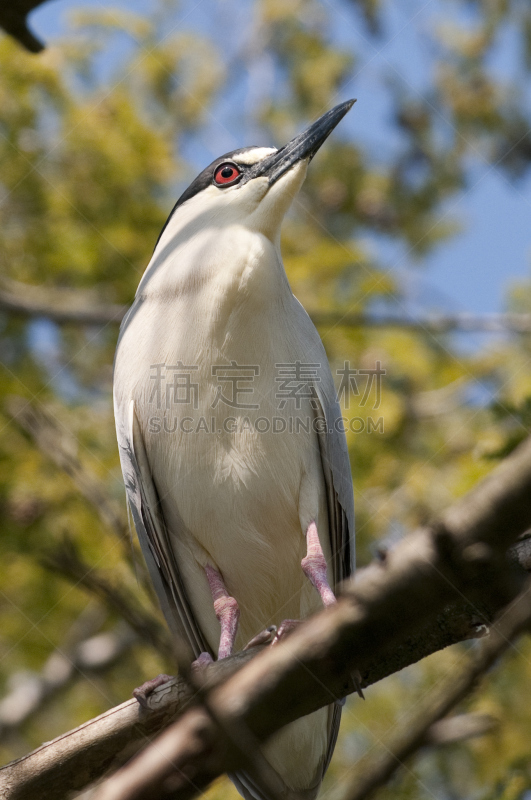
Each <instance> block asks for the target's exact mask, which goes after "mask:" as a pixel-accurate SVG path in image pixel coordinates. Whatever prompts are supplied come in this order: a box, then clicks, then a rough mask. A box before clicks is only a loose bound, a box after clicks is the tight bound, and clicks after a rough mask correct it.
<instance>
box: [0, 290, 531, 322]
mask: <svg viewBox="0 0 531 800" xmlns="http://www.w3.org/2000/svg"><path fill="white" fill-rule="evenodd" d="M127 308H128V307H127V306H125V305H119V304H118V303H106V302H104V301H101V300H100V299H99V298H98V297H96V296H95V295H94V294H92V293H91V292H89V291H88V290H86V289H62V288H57V287H56V288H53V289H51V288H49V287H44V286H30V285H28V284H22V283H18V282H16V281H9V283H7V284H6V283H5V282H4V286H3V288H1V289H0V310H2V309H3V310H5V311H8V312H9V313H11V314H15V315H17V316H22V317H48V318H49V319H53V320H54V322H57V323H74V324H78V325H108V324H118V323H119V322H121V320H122V318H123V317H124V315H125V313H126V311H127ZM309 313H310V316H311V318H312V319H313V321H314V323H315V324H316V325H318V326H324V327H335V326H341V327H347V328H367V327H369V328H402V329H405V330H412V331H418V332H422V331H424V332H427V333H434V334H438V333H450V332H451V331H464V332H467V331H468V332H470V331H478V332H485V333H502V332H507V331H509V332H513V333H529V332H530V331H531V314H470V313H467V312H460V313H457V314H429V315H426V316H423V317H417V318H415V319H411V318H409V317H404V316H398V315H396V314H379V315H378V316H371V315H368V314H351V313H346V314H345V313H343V312H341V311H317V310H316V311H310V312H309Z"/></svg>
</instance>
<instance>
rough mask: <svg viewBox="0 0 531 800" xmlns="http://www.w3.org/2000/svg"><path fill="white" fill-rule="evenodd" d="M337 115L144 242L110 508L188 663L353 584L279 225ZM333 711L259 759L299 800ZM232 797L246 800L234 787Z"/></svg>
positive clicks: (289, 620)
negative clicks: (125, 509)
mask: <svg viewBox="0 0 531 800" xmlns="http://www.w3.org/2000/svg"><path fill="white" fill-rule="evenodd" d="M353 102H354V101H348V102H346V103H342V104H341V105H338V106H336V108H334V109H332V110H331V111H329V112H328V113H327V114H325V115H324V116H322V117H321V118H320V119H319V120H318V121H317V122H315V123H314V124H313V125H311V126H310V127H309V128H308V129H307V130H306V131H305V132H304V133H302V134H300V135H299V136H297V137H295V139H293V140H292V141H291V142H289V144H287V145H286V146H285V147H283V148H281V149H280V150H276V149H275V148H271V147H247V148H241V149H239V150H235V151H234V152H231V153H227V154H226V155H224V156H221V158H218V159H216V161H214V162H213V163H212V164H211V165H210V166H209V167H207V168H206V169H205V170H204V171H203V172H202V173H201V174H200V175H199V177H197V178H196V179H195V181H194V182H193V183H192V184H191V185H190V186H189V188H188V189H187V190H186V191H185V192H184V194H183V195H182V196H181V198H180V199H179V201H178V202H177V204H176V206H175V208H174V209H173V211H172V213H171V214H170V217H169V219H168V221H167V223H166V225H165V227H164V229H163V231H162V233H161V235H160V238H159V240H158V242H157V245H156V247H155V251H154V253H153V257H152V259H151V261H150V263H149V265H148V268H147V270H146V272H145V274H144V276H143V278H142V280H141V282H140V285H139V287H138V291H137V294H136V298H135V302H134V304H133V306H132V308H131V309H130V311H129V313H128V314H127V316H126V318H125V319H124V322H123V324H122V328H121V332H120V339H119V342H118V348H117V353H116V362H115V374H114V401H115V414H116V426H117V432H118V441H119V446H120V456H121V461H122V469H123V473H124V478H125V485H126V489H127V495H128V499H129V503H130V507H131V510H132V514H133V518H134V522H135V525H136V529H137V532H138V536H139V539H140V544H141V547H142V551H143V553H144V556H145V559H146V561H147V565H148V568H149V571H150V574H151V578H152V580H153V583H154V585H155V588H156V590H157V593H158V596H159V599H160V604H161V606H162V610H163V612H164V614H165V616H166V619H167V621H168V624H169V626H170V628H171V629H172V631H173V632H174V634H175V636H180V637H184V638H185V639H186V640H187V641H188V642H189V644H190V646H191V648H192V650H193V651H194V653H195V657H196V659H197V664H198V665H201V664H203V663H207V662H208V661H209V660H211V657H212V655H214V654H217V657H218V658H224V657H226V656H228V655H230V653H231V652H232V651H233V649H234V648H236V649H241V648H242V647H243V646H244V645H245V644H246V643H247V642H248V641H249V640H251V639H253V637H255V636H256V635H257V634H259V633H260V632H261V631H264V630H266V629H268V628H271V626H276V627H277V634H276V637H275V641H274V642H273V644H275V643H276V642H279V641H281V639H282V636H283V634H285V632H286V631H287V630H289V628H290V627H292V626H293V624H294V622H293V621H294V620H299V619H301V618H304V617H307V616H309V615H310V614H312V613H313V612H315V611H318V610H319V609H320V608H321V607H322V605H323V604H324V605H325V606H327V605H330V604H331V603H334V602H335V597H334V592H335V589H336V586H337V585H338V583H339V582H340V581H341V580H343V579H344V578H346V577H348V576H349V575H350V574H351V572H352V571H353V569H354V510H353V496H352V479H351V473H350V466H349V459H348V453H347V446H346V441H345V436H344V433H343V427H342V424H341V411H340V408H339V405H338V402H337V398H336V393H335V389H334V383H333V380H332V375H331V372H330V367H329V365H328V360H327V357H326V354H325V350H324V348H323V345H322V343H321V340H320V338H319V335H318V333H317V331H316V329H315V327H314V325H313V324H312V322H311V320H310V318H309V316H308V314H307V313H306V311H305V310H304V309H303V307H302V306H301V304H300V303H299V302H298V301H297V300H296V299H295V297H294V296H293V294H292V292H291V289H290V286H289V283H288V280H287V277H286V273H285V271H284V266H283V264H282V258H281V255H280V227H281V223H282V219H283V217H284V214H285V213H286V211H287V209H288V208H289V206H290V204H291V202H292V200H293V198H294V197H295V195H296V194H297V192H298V191H299V189H300V187H301V185H302V183H303V181H304V177H305V175H306V169H307V167H308V163H309V162H310V161H311V159H312V158H313V156H314V155H315V153H316V152H317V150H318V149H319V147H320V146H321V145H322V144H323V142H324V141H325V139H326V138H327V137H328V135H329V134H330V133H331V131H332V130H333V129H334V127H335V126H336V125H337V123H338V122H339V121H340V120H341V119H342V117H343V116H344V115H345V114H346V113H347V111H348V110H349V109H350V107H351V106H352V104H353ZM340 715H341V708H340V705H339V704H337V703H334V704H332V705H330V706H329V707H328V708H324V709H321V710H319V711H317V712H315V713H313V714H311V715H309V716H306V717H304V718H303V719H300V720H297V721H296V722H294V723H292V724H291V725H289V726H287V727H286V728H284V729H283V730H282V731H280V732H279V733H278V734H277V735H276V736H275V737H274V738H273V739H272V740H271V741H270V742H269V743H268V744H267V745H266V747H265V748H264V754H265V757H266V758H267V760H268V761H269V762H270V764H271V766H272V767H273V768H274V769H275V770H276V771H277V773H278V774H279V776H280V777H281V779H282V781H283V782H284V784H285V786H286V796H289V794H290V792H293V791H295V792H298V793H302V794H303V796H304V797H305V798H311V797H314V796H315V794H316V793H317V791H318V788H319V785H320V782H321V780H322V777H323V774H324V771H325V769H326V767H327V765H328V762H329V760H330V757H331V754H332V750H333V747H334V743H335V739H336V736H337V730H338V726H339V719H340ZM235 782H236V785H237V787H238V789H239V790H240V792H241V793H242V794H243V795H244V796H245V797H247V798H255V799H256V798H260V800H261V799H262V798H263V797H264V794H263V793H262V791H261V789H260V787H259V786H258V785H257V784H256V782H255V781H253V779H252V778H251V777H250V776H249V775H247V774H238V775H237V776H236V777H235Z"/></svg>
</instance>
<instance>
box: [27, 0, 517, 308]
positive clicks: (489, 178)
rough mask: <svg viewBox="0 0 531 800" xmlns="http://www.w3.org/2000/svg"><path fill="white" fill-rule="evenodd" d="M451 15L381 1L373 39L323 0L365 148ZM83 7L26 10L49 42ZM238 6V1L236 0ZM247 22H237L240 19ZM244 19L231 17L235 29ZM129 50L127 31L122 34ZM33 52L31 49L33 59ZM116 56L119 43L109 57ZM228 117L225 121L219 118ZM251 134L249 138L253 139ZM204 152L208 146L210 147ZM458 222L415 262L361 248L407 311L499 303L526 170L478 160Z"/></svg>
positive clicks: (215, 7) (187, 18)
mask: <svg viewBox="0 0 531 800" xmlns="http://www.w3.org/2000/svg"><path fill="white" fill-rule="evenodd" d="M114 6H115V7H117V8H121V9H124V10H128V11H139V12H141V13H142V12H145V13H147V12H149V10H150V8H152V7H153V4H152V3H150V2H149V0H115V1H114ZM235 6H236V4H235V2H234V0H217V1H216V0H200V1H199V2H197V3H194V2H187V3H186V4H185V5H184V6H181V8H182V16H183V25H184V26H186V27H189V26H192V27H196V28H199V29H201V28H208V27H209V25H211V24H212V18H213V17H215V16H217V18H218V19H219V16H220V14H221V16H222V17H223V16H229V17H230V14H231V13H236V11H237V9H236V7H235ZM443 6H444V12H445V14H446V15H447V14H448V10H449V9H450V13H452V7H453V8H454V9H455V6H452V4H451V3H449V2H445V3H442V2H441V0H431V2H430V1H429V2H427V3H426V2H422V0H404V2H401V3H393V4H388V6H387V11H386V14H385V35H384V36H383V37H382V39H381V40H380V39H378V40H373V39H371V38H370V37H369V36H368V35H367V33H366V31H365V29H364V27H363V25H362V24H361V23H360V20H359V18H358V17H357V16H356V13H355V12H353V10H352V4H350V3H348V2H346V0H327V2H323V7H324V8H325V9H327V10H329V9H330V8H332V10H333V12H334V14H333V17H334V19H335V23H334V28H333V31H332V35H333V37H334V39H336V40H337V41H338V43H340V44H341V45H342V46H344V47H347V48H348V47H349V46H350V47H352V46H353V48H354V50H355V52H356V53H357V54H358V64H359V66H357V67H356V69H355V71H354V75H353V78H352V80H351V82H350V84H349V85H348V86H346V87H345V96H344V97H343V96H341V97H339V98H338V100H343V99H346V98H347V97H351V96H354V97H357V98H358V103H357V105H356V107H355V108H354V110H353V112H352V113H351V114H350V115H349V116H348V117H347V118H346V120H345V123H346V125H347V126H348V128H347V133H348V135H349V136H352V137H353V138H355V139H357V140H358V141H360V142H361V143H362V144H364V146H366V147H369V148H372V150H373V152H374V153H375V154H376V155H377V154H378V152H379V151H381V152H382V153H385V152H391V151H392V149H393V147H395V146H397V142H396V140H395V139H396V135H397V134H396V132H395V130H394V129H393V127H392V126H391V124H390V121H391V109H390V108H389V107H388V105H387V103H388V100H387V95H386V92H385V91H384V89H383V88H382V87H383V84H384V82H385V81H386V80H387V79H388V78H389V77H392V76H394V77H398V76H399V77H400V79H401V80H402V81H403V82H404V83H405V84H406V85H408V86H409V87H410V88H411V89H412V90H413V91H419V92H421V91H422V89H423V87H424V86H425V85H426V81H427V80H429V68H430V48H431V47H432V39H431V36H430V32H431V31H432V30H433V26H434V25H435V24H436V22H437V20H438V19H440V18H441V16H442V8H443ZM83 7H93V8H102V4H101V3H100V2H98V0H55V1H54V2H48V3H45V4H44V5H43V6H41V7H40V8H39V9H37V10H36V11H35V12H34V13H33V14H32V15H31V26H32V28H33V29H34V31H35V32H36V33H37V35H38V36H40V37H41V38H43V39H44V40H45V41H46V42H47V43H48V44H50V45H53V41H54V40H55V39H57V38H58V37H60V36H61V35H63V34H65V33H66V32H67V31H68V27H69V21H68V20H69V14H70V12H71V11H72V10H75V9H80V8H83ZM239 8H240V11H241V6H239ZM243 24H245V23H243ZM241 25H242V20H241V18H239V25H238V28H239V29H241ZM515 41H516V38H515V35H514V31H511V28H510V26H508V28H507V30H506V31H505V32H504V34H503V36H502V37H501V40H500V42H499V43H498V46H497V48H496V50H495V52H494V54H493V58H492V65H491V66H492V69H494V70H495V71H496V73H497V74H498V75H503V76H507V77H510V76H511V75H512V74H513V73H514V70H515V63H516V59H515ZM122 46H123V52H124V53H125V52H126V49H127V40H126V38H124V39H123V41H122ZM37 57H38V56H37ZM118 57H120V47H118V49H115V51H114V55H113V56H112V57H111V56H106V58H107V59H111V58H115V59H116V58H118ZM226 122H227V121H226V120H225V123H226ZM230 127H231V126H230V121H229V123H228V124H224V125H223V126H219V125H216V124H214V125H213V126H212V130H211V131H209V132H208V146H202V145H199V146H198V147H195V148H194V149H193V150H191V151H190V154H189V158H190V161H191V162H193V167H194V168H195V169H200V168H202V167H203V166H204V164H205V163H208V162H209V161H210V160H211V157H213V156H215V155H217V154H218V153H219V152H225V151H226V150H227V149H230V147H234V146H237V145H238V144H240V143H241V144H248V143H250V142H247V141H242V142H240V141H239V137H241V136H242V134H241V133H240V131H239V130H238V129H237V127H235V129H233V130H231V129H230ZM252 138H254V137H252ZM233 142H234V143H233ZM209 151H210V152H209ZM445 211H446V212H447V213H448V215H449V217H451V218H454V219H456V220H458V221H459V223H460V225H461V228H462V231H461V233H459V234H458V235H456V236H455V237H454V238H453V239H452V240H451V241H450V242H447V243H445V244H443V245H442V246H441V247H440V248H438V249H437V250H435V251H434V252H433V253H432V254H430V256H428V258H427V259H425V260H424V261H423V262H422V264H418V265H413V264H412V263H411V259H410V257H409V255H408V254H407V253H406V252H405V251H403V250H402V249H401V248H400V247H398V246H395V245H394V244H391V243H389V242H387V241H385V240H384V239H379V238H378V237H374V239H371V240H370V241H369V242H368V245H369V246H370V247H371V248H373V250H374V251H375V252H376V253H377V254H378V255H379V257H380V259H381V260H383V262H384V263H385V264H386V265H387V266H388V267H389V268H391V269H393V270H394V269H399V270H401V271H402V272H403V273H404V278H405V281H406V282H407V285H408V286H409V287H410V293H411V301H412V302H411V307H412V308H414V309H419V308H421V309H426V310H428V309H429V310H433V309H438V310H443V311H444V310H446V311H459V310H468V311H474V312H491V311H501V310H503V309H504V308H505V300H506V295H507V291H508V289H509V288H510V286H511V284H514V283H515V282H516V281H518V280H519V279H520V280H521V279H525V278H527V277H528V276H529V272H530V270H529V267H530V263H531V224H530V223H531V175H530V176H528V177H527V178H526V179H525V180H523V181H520V182H519V183H517V184H512V183H511V182H509V180H508V179H507V177H506V175H505V174H504V173H502V172H501V171H499V170H498V169H496V168H495V167H494V168H493V167H491V166H489V165H487V164H482V163H481V162H479V161H478V162H477V163H476V164H474V165H473V169H472V172H471V187H470V188H469V189H468V190H467V191H465V192H463V193H461V194H459V195H456V196H454V197H453V198H452V199H451V201H450V202H449V204H448V207H447V208H446V209H445Z"/></svg>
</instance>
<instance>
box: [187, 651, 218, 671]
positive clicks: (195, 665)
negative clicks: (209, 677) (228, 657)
mask: <svg viewBox="0 0 531 800" xmlns="http://www.w3.org/2000/svg"><path fill="white" fill-rule="evenodd" d="M213 663H214V659H213V658H212V656H211V655H210V653H201V655H200V656H199V657H198V658H196V660H195V661H193V662H192V670H193V671H194V672H201V670H203V669H205V667H208V665H209V664H213Z"/></svg>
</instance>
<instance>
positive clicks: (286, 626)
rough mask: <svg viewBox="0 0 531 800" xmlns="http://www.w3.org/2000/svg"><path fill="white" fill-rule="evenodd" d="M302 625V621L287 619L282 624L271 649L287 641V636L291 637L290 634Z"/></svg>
mask: <svg viewBox="0 0 531 800" xmlns="http://www.w3.org/2000/svg"><path fill="white" fill-rule="evenodd" d="M300 624H301V621H300V619H285V620H284V621H283V622H281V623H280V627H279V629H278V631H277V632H276V634H275V638H274V639H273V642H272V644H271V647H273V646H274V645H276V644H278V643H279V642H280V641H281V640H282V639H285V638H286V636H289V635H290V633H293V631H294V630H295V628H297V627H298V626H299V625H300Z"/></svg>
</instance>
